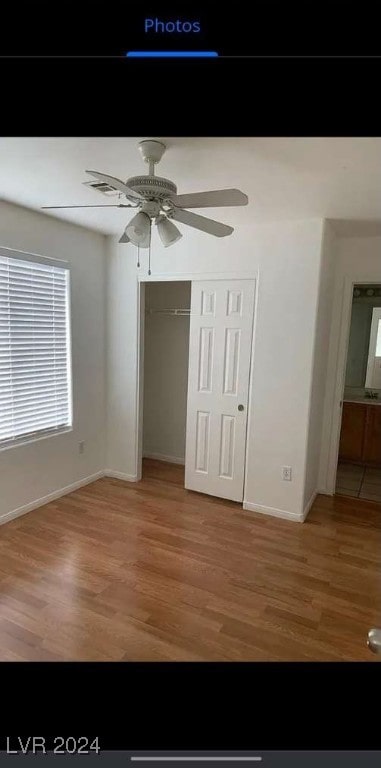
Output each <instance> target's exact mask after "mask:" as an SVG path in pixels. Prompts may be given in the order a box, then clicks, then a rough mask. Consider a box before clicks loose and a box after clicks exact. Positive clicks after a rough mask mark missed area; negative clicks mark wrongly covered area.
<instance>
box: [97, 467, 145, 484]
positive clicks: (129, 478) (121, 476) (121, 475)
mask: <svg viewBox="0 0 381 768" xmlns="http://www.w3.org/2000/svg"><path fill="white" fill-rule="evenodd" d="M103 477H114V478H115V479H116V480H126V482H127V483H137V482H138V481H139V479H140V478H139V477H138V476H137V475H127V473H126V472H117V471H116V470H114V469H105V471H104V472H103Z"/></svg>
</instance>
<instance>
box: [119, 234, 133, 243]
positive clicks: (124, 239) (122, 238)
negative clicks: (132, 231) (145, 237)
mask: <svg viewBox="0 0 381 768" xmlns="http://www.w3.org/2000/svg"><path fill="white" fill-rule="evenodd" d="M118 242H119V243H130V242H131V240H130V238H129V237H128V235H126V233H125V232H123V235H122V237H121V238H120V240H118Z"/></svg>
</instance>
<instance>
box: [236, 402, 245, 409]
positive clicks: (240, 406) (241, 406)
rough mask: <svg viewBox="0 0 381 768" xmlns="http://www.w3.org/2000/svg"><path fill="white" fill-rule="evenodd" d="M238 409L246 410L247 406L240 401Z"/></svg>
mask: <svg viewBox="0 0 381 768" xmlns="http://www.w3.org/2000/svg"><path fill="white" fill-rule="evenodd" d="M238 410H239V411H244V410H245V406H244V405H242V404H241V403H240V405H239V406H238Z"/></svg>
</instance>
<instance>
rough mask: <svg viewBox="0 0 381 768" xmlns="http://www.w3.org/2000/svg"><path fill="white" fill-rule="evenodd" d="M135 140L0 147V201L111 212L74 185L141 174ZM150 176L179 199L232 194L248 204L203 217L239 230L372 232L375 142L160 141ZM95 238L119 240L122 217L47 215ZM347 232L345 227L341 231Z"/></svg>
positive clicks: (378, 187)
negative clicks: (308, 222) (283, 223)
mask: <svg viewBox="0 0 381 768" xmlns="http://www.w3.org/2000/svg"><path fill="white" fill-rule="evenodd" d="M143 138H153V137H151V136H147V137H145V136H139V137H136V138H135V137H134V138H132V137H127V138H126V137H114V138H107V137H101V138H75V137H71V138H70V137H65V138H29V137H25V138H7V137H6V138H0V169H1V172H0V198H3V199H4V200H8V201H10V202H14V203H18V204H19V205H24V206H27V207H30V208H33V209H35V210H39V209H40V208H41V206H43V205H65V204H66V205H74V204H78V205H79V204H81V205H86V204H88V205H90V204H97V203H111V202H113V200H112V199H108V198H106V197H104V196H103V195H101V194H100V193H98V192H95V191H94V190H91V189H87V188H86V187H84V186H83V184H82V182H84V181H89V180H90V177H89V176H87V175H86V174H85V169H86V168H88V169H95V170H98V171H101V172H103V173H107V174H110V175H112V176H118V177H120V178H122V179H124V180H126V179H127V178H128V177H129V176H134V175H139V174H141V173H146V172H147V170H148V166H146V165H145V164H144V163H143V161H142V159H141V157H140V153H139V152H138V148H137V144H138V142H139V141H141V140H142V139H143ZM154 138H159V139H160V140H161V141H164V142H165V144H166V145H167V152H166V153H165V155H164V157H163V159H162V161H161V163H160V165H159V166H157V175H160V176H164V177H166V178H169V179H171V180H172V181H174V182H175V183H176V184H177V187H178V192H179V194H182V193H185V192H198V191H204V190H208V189H219V188H224V187H238V188H239V189H241V190H242V191H243V192H245V193H246V194H248V196H249V205H248V206H247V207H244V208H236V209H234V208H233V209H227V208H225V209H208V210H204V211H200V213H204V215H207V216H212V217H214V218H216V219H219V220H221V221H224V222H226V223H227V224H232V225H233V226H234V225H237V226H239V225H240V224H241V225H243V224H245V223H246V222H248V221H251V220H253V219H254V220H263V219H287V218H294V219H295V218H297V219H298V218H315V217H319V218H320V217H323V218H329V219H335V220H336V219H337V220H339V221H338V227H339V229H340V227H341V228H344V231H345V230H346V228H348V225H347V223H346V222H348V221H350V222H354V221H360V222H362V225H361V226H362V228H363V230H366V229H367V227H368V224H366V222H369V227H370V230H372V231H374V228H376V229H378V231H379V228H380V226H381V138H238V139H236V138H203V137H200V138H194V137H192V138H186V137H184V138H165V137H154ZM48 215H54V216H57V217H58V218H61V219H64V220H66V221H71V222H74V223H76V224H81V225H83V226H86V227H89V228H90V229H95V230H98V231H100V232H103V233H105V234H121V232H122V231H123V229H124V227H125V224H126V222H127V221H128V218H129V217H130V212H129V211H127V210H118V209H112V208H110V209H107V208H106V209H104V210H102V209H101V208H99V209H96V208H95V209H93V210H91V209H82V210H81V209H79V210H66V211H52V212H51V213H49V214H48ZM349 229H350V231H353V224H351V225H350V226H349Z"/></svg>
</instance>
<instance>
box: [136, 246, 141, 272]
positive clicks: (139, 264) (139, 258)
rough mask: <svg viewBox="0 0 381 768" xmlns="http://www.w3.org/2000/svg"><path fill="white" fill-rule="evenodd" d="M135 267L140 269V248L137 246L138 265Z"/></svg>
mask: <svg viewBox="0 0 381 768" xmlns="http://www.w3.org/2000/svg"><path fill="white" fill-rule="evenodd" d="M136 266H137V267H140V246H139V245H138V263H137V265H136Z"/></svg>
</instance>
